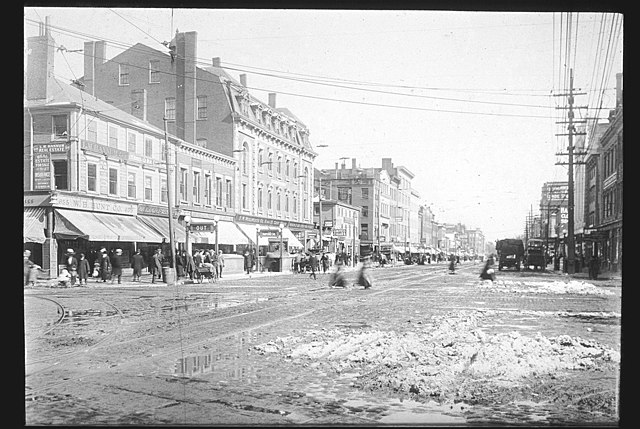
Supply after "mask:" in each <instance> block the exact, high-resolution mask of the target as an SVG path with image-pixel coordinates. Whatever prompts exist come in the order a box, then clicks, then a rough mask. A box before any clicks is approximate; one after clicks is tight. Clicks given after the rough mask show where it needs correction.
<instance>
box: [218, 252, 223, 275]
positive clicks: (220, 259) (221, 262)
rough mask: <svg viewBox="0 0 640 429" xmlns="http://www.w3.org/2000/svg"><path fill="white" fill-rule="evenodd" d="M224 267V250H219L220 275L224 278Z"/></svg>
mask: <svg viewBox="0 0 640 429" xmlns="http://www.w3.org/2000/svg"><path fill="white" fill-rule="evenodd" d="M223 268H224V254H223V253H222V250H218V277H220V278H222V269H223Z"/></svg>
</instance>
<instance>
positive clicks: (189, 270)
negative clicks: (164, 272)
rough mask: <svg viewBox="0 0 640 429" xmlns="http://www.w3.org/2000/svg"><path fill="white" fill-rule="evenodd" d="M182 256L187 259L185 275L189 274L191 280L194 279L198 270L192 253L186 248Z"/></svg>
mask: <svg viewBox="0 0 640 429" xmlns="http://www.w3.org/2000/svg"><path fill="white" fill-rule="evenodd" d="M182 257H183V258H184V260H185V262H184V271H185V275H186V276H189V279H190V280H193V275H194V274H195V272H196V263H195V262H194V261H193V256H191V253H189V252H187V251H186V250H184V251H183V254H182Z"/></svg>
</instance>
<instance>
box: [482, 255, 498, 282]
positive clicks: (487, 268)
mask: <svg viewBox="0 0 640 429" xmlns="http://www.w3.org/2000/svg"><path fill="white" fill-rule="evenodd" d="M493 264H494V261H493V255H489V257H488V258H487V261H486V262H485V263H484V267H483V268H482V272H481V273H480V278H481V279H482V280H491V281H494V280H495V279H496V275H495V270H494V269H493Z"/></svg>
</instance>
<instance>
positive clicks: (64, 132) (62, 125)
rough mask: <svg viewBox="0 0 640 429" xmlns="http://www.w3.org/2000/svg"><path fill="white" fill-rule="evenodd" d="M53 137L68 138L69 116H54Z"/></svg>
mask: <svg viewBox="0 0 640 429" xmlns="http://www.w3.org/2000/svg"><path fill="white" fill-rule="evenodd" d="M52 118H53V135H54V136H56V137H67V136H68V135H69V128H68V126H67V115H54V116H53V117H52Z"/></svg>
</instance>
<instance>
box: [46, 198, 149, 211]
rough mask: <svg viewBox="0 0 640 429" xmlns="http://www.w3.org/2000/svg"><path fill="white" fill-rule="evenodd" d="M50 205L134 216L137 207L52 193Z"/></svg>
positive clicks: (117, 202)
mask: <svg viewBox="0 0 640 429" xmlns="http://www.w3.org/2000/svg"><path fill="white" fill-rule="evenodd" d="M51 205H52V206H54V207H62V208H69V209H77V210H90V211H96V212H105V213H112V214H123V215H135V214H136V213H137V207H136V205H135V204H129V203H123V202H119V201H109V200H100V199H97V198H92V197H84V196H79V195H66V194H60V193H54V194H53V195H52V196H51Z"/></svg>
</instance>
